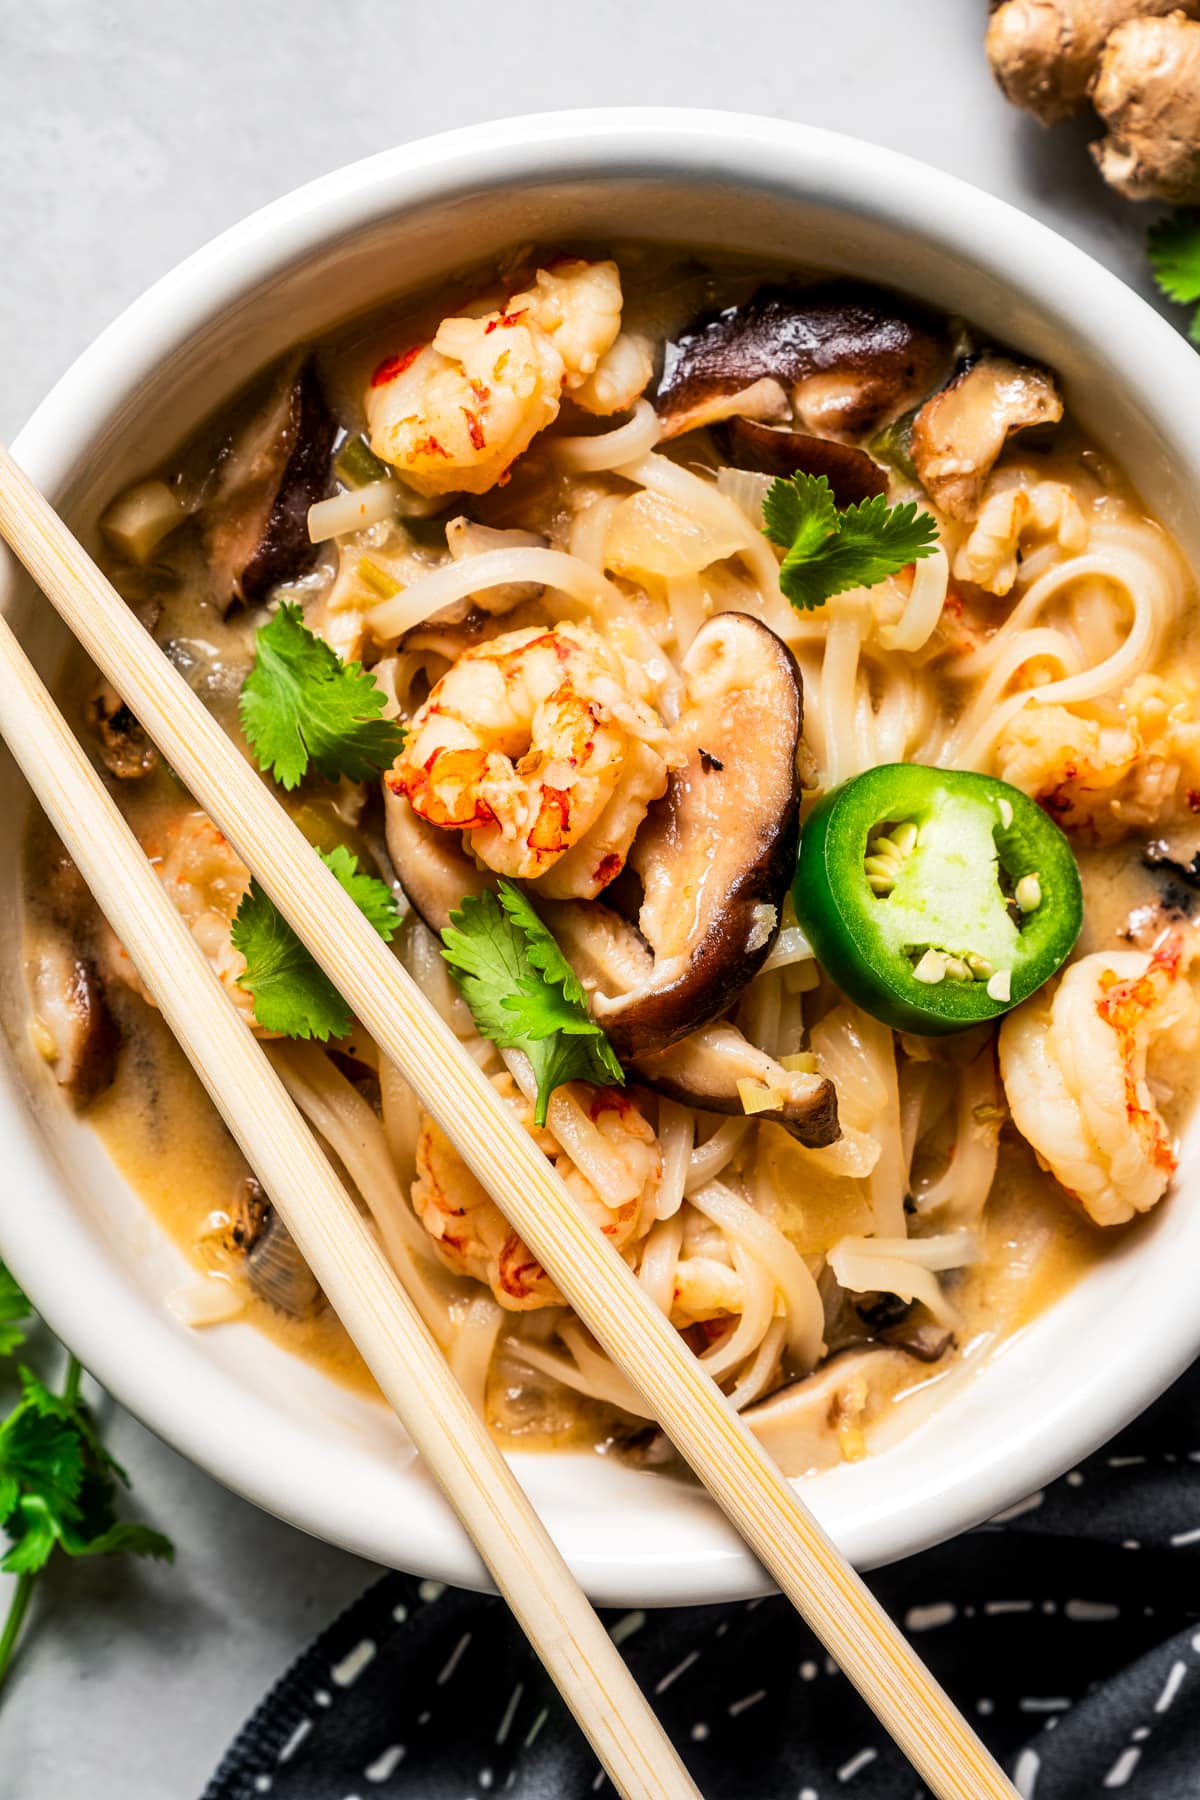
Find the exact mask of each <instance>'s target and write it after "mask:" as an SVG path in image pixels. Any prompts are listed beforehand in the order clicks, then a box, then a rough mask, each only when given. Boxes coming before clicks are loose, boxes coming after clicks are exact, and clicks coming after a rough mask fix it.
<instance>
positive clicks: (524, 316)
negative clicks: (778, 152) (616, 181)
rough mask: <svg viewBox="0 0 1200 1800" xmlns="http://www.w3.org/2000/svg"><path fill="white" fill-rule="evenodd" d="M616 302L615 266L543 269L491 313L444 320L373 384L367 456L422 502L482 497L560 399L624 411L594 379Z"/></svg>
mask: <svg viewBox="0 0 1200 1800" xmlns="http://www.w3.org/2000/svg"><path fill="white" fill-rule="evenodd" d="M621 304H622V299H621V277H620V273H619V271H618V269H617V265H616V263H613V262H597V263H590V262H584V261H582V260H579V259H575V258H568V259H565V260H563V261H562V262H560V263H556V264H555V265H554V266H553V267H552V268H549V269H539V270H538V272H537V275H536V277H535V279H534V282H533V285H532V286H531V287H529V288H528V289H526V290H525V291H524V292H523V293H519V294H513V295H512V296H511V297H510V298H509V299H508V300H507V301H506V302H505V304H504V306H503V307H502V308H501V309H500V310H499V311H498V312H489V313H485V314H483V315H482V316H481V317H479V318H449V319H443V320H442V322H441V324H440V325H439V326H438V329H437V331H436V332H435V334H434V337H433V341H432V342H431V343H429V344H424V345H421V344H417V345H413V346H411V347H410V348H408V349H406V350H404V351H403V352H402V353H401V354H400V355H398V356H391V357H388V359H387V360H386V361H385V362H382V363H381V364H380V365H379V367H378V368H377V369H376V371H375V373H374V375H373V376H372V377H371V385H370V387H369V388H368V390H367V394H366V400H365V405H366V414H367V424H368V427H369V429H370V433H371V447H372V449H373V450H374V451H375V453H376V455H377V456H381V457H383V458H384V460H385V461H387V462H389V463H391V464H393V466H394V467H395V468H397V469H398V470H399V471H400V472H401V474H402V475H403V476H404V479H405V480H406V481H407V482H409V483H410V484H411V486H413V487H415V488H416V489H417V490H418V491H419V492H420V493H422V494H451V493H458V492H463V493H468V494H482V493H486V491H487V490H488V489H489V488H491V487H494V486H495V485H496V483H497V482H498V481H500V480H501V479H502V478H503V477H504V476H505V475H506V473H507V471H508V469H509V466H510V465H511V464H512V463H513V462H514V461H515V459H516V458H517V457H518V456H520V454H521V452H522V451H523V450H525V449H527V448H528V446H529V444H530V443H531V442H532V440H533V438H534V437H535V436H536V435H537V433H538V432H539V431H541V430H543V429H544V427H545V426H547V425H549V424H550V422H551V420H552V419H554V418H556V417H557V415H558V409H559V406H560V404H561V399H562V395H563V392H564V391H566V392H567V393H572V392H574V391H578V393H579V397H580V403H581V404H584V405H588V406H590V408H591V410H593V411H597V412H602V411H604V410H606V403H607V399H608V397H609V394H610V392H611V394H612V395H614V396H615V399H616V404H617V405H621V404H624V401H623V395H624V393H625V391H626V390H627V388H628V379H627V378H626V379H624V380H622V379H620V378H619V370H614V371H611V372H612V373H613V375H614V377H617V378H615V379H614V380H613V381H612V383H611V386H610V385H608V384H606V383H605V382H604V381H601V382H599V383H596V382H593V381H592V377H593V376H595V375H596V373H597V370H598V368H599V365H600V362H601V359H602V358H603V357H604V355H605V353H606V352H607V351H608V350H609V349H610V348H611V346H612V345H613V344H614V342H615V341H616V338H617V333H618V331H619V329H620V324H621ZM625 360H626V361H628V359H625ZM639 366H640V365H639ZM627 376H628V371H627ZM648 376H649V370H648V369H647V371H646V378H648ZM589 384H591V385H589ZM642 385H643V386H644V385H645V381H644V380H643V383H642ZM639 391H640V390H639Z"/></svg>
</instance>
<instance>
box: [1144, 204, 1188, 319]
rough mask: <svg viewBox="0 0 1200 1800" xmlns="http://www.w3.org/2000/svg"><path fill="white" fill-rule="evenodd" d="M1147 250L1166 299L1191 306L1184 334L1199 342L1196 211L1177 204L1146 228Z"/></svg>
mask: <svg viewBox="0 0 1200 1800" xmlns="http://www.w3.org/2000/svg"><path fill="white" fill-rule="evenodd" d="M1147 251H1148V254H1149V257H1150V267H1151V268H1152V269H1153V271H1154V279H1155V281H1156V282H1157V283H1158V286H1159V288H1160V289H1161V291H1162V292H1163V293H1164V294H1165V295H1166V297H1167V299H1168V300H1174V301H1175V303H1176V305H1178V306H1195V307H1196V310H1195V311H1194V312H1193V314H1192V317H1191V320H1190V322H1189V325H1188V336H1189V337H1190V338H1191V340H1192V342H1193V343H1194V344H1200V305H1196V302H1197V301H1200V211H1197V210H1194V209H1193V210H1189V209H1188V208H1186V207H1179V208H1177V209H1176V211H1175V212H1173V213H1171V214H1169V215H1168V217H1167V218H1165V219H1160V220H1159V221H1158V223H1157V224H1155V225H1152V226H1151V227H1150V232H1149V236H1148V238H1147Z"/></svg>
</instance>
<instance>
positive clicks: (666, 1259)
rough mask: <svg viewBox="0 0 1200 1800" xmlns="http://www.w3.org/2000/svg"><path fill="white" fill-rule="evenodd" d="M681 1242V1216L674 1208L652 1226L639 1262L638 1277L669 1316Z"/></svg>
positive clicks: (673, 1297) (660, 1309)
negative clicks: (671, 1212) (667, 1216)
mask: <svg viewBox="0 0 1200 1800" xmlns="http://www.w3.org/2000/svg"><path fill="white" fill-rule="evenodd" d="M682 1244H683V1219H682V1218H681V1217H680V1215H679V1213H678V1212H676V1213H673V1214H672V1215H671V1216H670V1217H669V1218H665V1219H660V1220H659V1221H658V1223H657V1224H656V1225H654V1226H652V1227H651V1230H650V1233H649V1236H648V1237H647V1238H646V1241H645V1243H644V1244H643V1245H642V1257H641V1261H640V1263H639V1264H638V1280H639V1281H640V1282H641V1284H642V1286H643V1287H644V1288H645V1290H646V1292H647V1293H648V1294H649V1296H650V1298H651V1299H652V1300H653V1302H654V1304H655V1306H657V1307H658V1309H659V1311H660V1312H662V1313H666V1314H667V1316H668V1317H669V1316H670V1312H671V1307H672V1305H673V1304H674V1301H675V1271H676V1269H677V1267H678V1265H679V1251H680V1247H681V1245H682Z"/></svg>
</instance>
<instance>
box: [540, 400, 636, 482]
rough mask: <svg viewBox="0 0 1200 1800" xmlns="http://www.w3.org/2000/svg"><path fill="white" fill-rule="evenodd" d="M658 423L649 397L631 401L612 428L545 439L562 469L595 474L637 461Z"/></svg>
mask: <svg viewBox="0 0 1200 1800" xmlns="http://www.w3.org/2000/svg"><path fill="white" fill-rule="evenodd" d="M660 429H661V427H660V425H659V421H658V414H657V413H656V412H655V410H654V408H653V406H651V404H650V402H649V400H637V401H635V402H634V407H633V414H632V417H631V418H629V419H627V420H626V422H625V424H624V425H618V426H616V427H615V428H614V429H613V430H612V431H602V432H598V433H597V434H596V435H595V436H594V437H560V438H551V439H548V440H547V444H548V447H549V449H550V452H551V454H552V456H553V457H554V460H555V462H556V463H557V464H558V465H559V467H560V468H563V469H571V470H574V471H576V472H579V473H583V472H585V471H586V472H589V473H592V474H597V473H599V472H600V471H601V470H605V469H619V468H620V467H621V466H622V464H624V463H630V462H640V461H641V459H642V458H643V457H644V456H648V455H649V454H650V452H651V450H653V448H654V446H655V444H657V442H658V437H659V431H660Z"/></svg>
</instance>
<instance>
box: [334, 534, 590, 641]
mask: <svg viewBox="0 0 1200 1800" xmlns="http://www.w3.org/2000/svg"><path fill="white" fill-rule="evenodd" d="M526 581H528V582H532V583H534V584H535V585H536V586H540V587H546V588H551V589H559V590H561V592H563V593H564V594H569V595H570V596H571V598H572V599H573V600H579V601H582V602H584V603H585V604H586V605H589V606H615V605H618V604H619V602H620V595H619V593H618V591H617V589H616V588H615V587H614V586H613V584H612V582H611V581H608V580H606V579H605V577H604V576H603V575H601V574H599V573H598V572H597V570H596V569H594V568H592V567H591V566H590V565H589V564H588V563H585V562H582V561H581V560H580V559H579V558H578V557H577V556H568V554H567V553H566V551H565V550H536V549H533V548H528V549H525V548H517V549H511V550H485V551H484V552H483V554H482V556H467V557H464V558H463V559H462V561H461V562H446V563H443V564H442V566H441V567H440V568H438V569H433V570H432V571H431V572H430V573H429V574H428V575H422V576H421V577H420V579H419V580H417V581H414V582H412V583H411V584H410V585H409V586H408V587H406V588H405V589H404V590H403V591H402V592H401V593H399V594H396V595H395V596H394V597H393V598H392V599H391V600H381V601H380V603H379V605H378V606H372V607H371V608H370V610H369V611H368V612H366V613H365V614H364V615H363V616H364V619H365V621H366V624H367V627H368V629H369V630H370V632H371V634H372V636H373V637H375V638H376V639H378V641H379V642H380V643H388V642H390V641H391V640H393V639H395V638H398V637H403V635H404V633H405V632H406V631H411V630H412V628H413V626H414V625H420V624H421V623H422V622H423V621H424V620H425V619H429V618H432V616H433V614H434V613H438V612H441V610H442V608H443V607H446V606H452V605H453V604H454V602H455V601H456V600H465V599H466V598H467V597H468V595H470V594H475V593H479V592H482V591H486V590H487V589H488V588H495V587H507V586H508V585H509V584H510V583H512V582H526Z"/></svg>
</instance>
